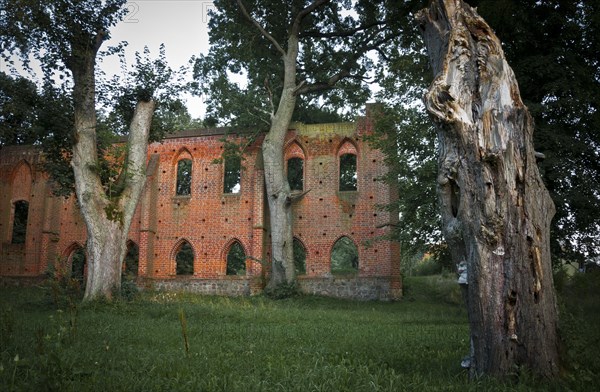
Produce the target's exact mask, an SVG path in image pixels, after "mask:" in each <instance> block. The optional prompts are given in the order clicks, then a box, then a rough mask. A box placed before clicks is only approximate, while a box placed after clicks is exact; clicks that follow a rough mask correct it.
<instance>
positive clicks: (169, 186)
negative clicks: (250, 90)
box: [0, 118, 402, 300]
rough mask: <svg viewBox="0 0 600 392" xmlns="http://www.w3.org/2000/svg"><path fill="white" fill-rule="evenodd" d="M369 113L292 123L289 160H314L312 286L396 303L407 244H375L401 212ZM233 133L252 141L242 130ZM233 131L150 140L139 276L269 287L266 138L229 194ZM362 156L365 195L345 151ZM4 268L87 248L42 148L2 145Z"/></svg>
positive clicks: (138, 231) (303, 226) (306, 240)
mask: <svg viewBox="0 0 600 392" xmlns="http://www.w3.org/2000/svg"><path fill="white" fill-rule="evenodd" d="M371 127H372V123H371V121H370V119H369V118H361V119H359V120H358V121H357V122H356V123H336V124H313V125H305V124H293V125H292V127H291V129H290V131H289V133H288V135H287V143H286V150H285V157H286V160H287V159H289V158H292V157H296V158H302V159H303V160H304V189H305V190H308V193H307V194H306V195H305V196H304V197H303V198H302V199H300V200H299V201H298V202H297V203H296V204H295V205H294V206H293V212H294V235H295V237H296V238H297V239H298V240H300V242H301V243H302V244H303V245H304V247H305V248H306V275H304V276H302V277H301V278H300V287H301V289H302V290H303V291H305V292H307V293H312V294H320V295H330V296H336V297H348V298H359V299H384V300H385V299H394V298H398V297H399V296H400V295H401V290H402V284H401V278H400V266H399V252H400V249H399V246H398V244H395V243H391V242H388V241H375V242H373V243H372V244H371V245H370V246H369V245H367V242H368V241H369V240H373V239H375V238H377V237H379V236H381V235H382V234H385V233H386V230H388V227H389V224H393V223H395V222H396V220H397V217H395V216H394V214H392V213H390V212H384V211H379V210H378V209H377V208H376V206H377V205H380V204H385V203H387V202H389V201H390V200H392V199H393V198H395V197H397V195H396V194H395V192H394V190H393V189H391V188H390V187H389V186H388V185H386V184H384V183H382V182H380V181H376V178H377V177H379V176H381V175H382V174H384V173H385V171H386V167H385V165H384V162H383V155H382V153H381V152H379V151H375V150H372V149H371V148H370V147H369V146H368V144H367V143H366V142H364V141H363V136H364V135H365V134H367V133H369V132H370V130H371ZM228 137H229V138H232V139H236V140H242V139H240V137H238V136H235V135H234V136H228ZM222 138H223V132H222V130H219V129H217V130H214V129H213V130H198V131H186V132H184V133H181V134H178V135H174V136H171V137H169V138H167V139H165V140H163V141H162V142H161V143H153V144H151V145H150V146H149V148H148V159H149V170H148V174H149V176H148V181H147V184H146V188H145V191H144V193H143V195H142V198H141V201H140V203H139V205H138V210H137V212H136V215H135V217H134V220H133V222H132V226H131V229H130V234H129V238H130V241H132V242H133V243H135V244H137V245H138V247H139V270H138V275H139V277H140V278H141V279H142V280H144V281H145V282H147V283H148V282H149V283H151V284H152V285H154V286H155V287H157V288H164V289H167V290H187V291H193V292H198V293H204V294H219V295H221V294H222V295H251V294H255V293H258V292H260V291H261V288H262V283H261V282H264V274H265V271H264V270H263V268H262V265H261V263H259V262H258V261H256V260H261V259H262V260H264V259H266V260H268V259H269V256H270V251H269V233H268V219H267V216H268V211H267V210H266V206H265V197H264V196H265V195H264V178H263V175H264V172H263V170H262V159H261V157H260V138H259V140H257V141H256V142H255V143H254V144H252V145H250V146H248V148H247V150H246V154H245V159H244V160H243V163H242V165H243V166H244V168H243V170H242V174H241V191H240V192H239V193H237V194H225V193H223V171H224V170H223V164H222V163H215V160H216V159H218V158H220V156H221V152H222V151H223V142H222ZM345 153H352V154H355V155H356V156H357V175H358V185H357V188H358V189H357V190H356V191H346V192H340V191H339V190H338V177H339V157H340V156H341V155H343V154H345ZM0 154H1V156H0V276H5V277H8V276H11V277H19V276H21V277H25V276H30V277H31V276H39V275H41V274H42V273H43V272H44V270H45V269H46V268H47V266H48V265H49V264H52V263H54V262H55V261H56V260H68V259H69V257H70V255H71V254H72V253H73V252H74V250H76V249H77V248H78V247H81V246H83V245H84V244H85V237H86V234H85V224H84V222H83V219H82V216H81V214H80V213H79V210H78V208H77V206H76V203H75V202H74V198H73V197H72V198H70V199H64V198H57V197H53V196H52V195H51V193H50V185H49V183H48V181H47V176H46V175H45V174H44V173H43V172H41V171H40V170H39V168H38V167H39V158H40V157H39V154H38V152H37V151H36V150H35V149H34V148H32V147H21V146H18V147H4V148H2V150H0ZM181 159H191V160H192V187H191V194H190V195H186V196H177V195H176V194H175V185H176V180H177V162H178V161H179V160H181ZM18 200H26V201H28V202H29V203H30V204H29V221H28V230H27V238H26V242H25V244H11V243H10V240H11V233H12V219H13V208H14V207H13V206H14V203H15V202H16V201H18ZM342 236H347V237H349V238H350V239H352V240H353V241H354V243H355V244H356V246H357V248H358V252H359V271H358V274H357V275H356V276H355V277H346V278H340V277H334V276H332V275H331V271H330V255H331V250H332V247H333V246H334V244H335V242H336V241H337V240H338V239H339V238H340V237H342ZM235 241H239V243H240V244H241V245H242V247H243V248H244V250H245V252H246V254H247V255H249V256H250V257H249V258H248V259H247V261H246V271H247V274H246V276H245V277H231V276H226V256H227V252H228V250H229V247H230V246H231V244H232V243H233V242H235ZM184 242H188V243H189V244H190V245H191V246H192V248H193V250H194V273H193V275H192V276H187V277H181V276H177V275H176V262H175V257H176V254H177V252H178V250H179V249H180V247H181V245H182V244H183V243H184Z"/></svg>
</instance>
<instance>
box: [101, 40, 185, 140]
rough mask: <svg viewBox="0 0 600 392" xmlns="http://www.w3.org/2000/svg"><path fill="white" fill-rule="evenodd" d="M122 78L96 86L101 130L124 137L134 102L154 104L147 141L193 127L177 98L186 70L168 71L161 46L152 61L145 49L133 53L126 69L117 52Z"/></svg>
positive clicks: (118, 76)
mask: <svg viewBox="0 0 600 392" xmlns="http://www.w3.org/2000/svg"><path fill="white" fill-rule="evenodd" d="M118 55H119V57H120V60H121V68H122V70H123V74H122V75H115V76H113V77H112V79H110V80H106V79H105V78H104V77H103V76H102V77H101V78H100V80H99V81H100V83H99V86H98V101H99V103H100V104H101V105H102V106H103V108H104V110H103V111H102V112H101V122H102V123H103V124H102V126H103V127H105V128H107V129H110V130H112V132H114V133H116V134H118V135H127V134H128V129H129V124H130V123H131V120H132V118H133V112H134V109H135V106H136V104H137V102H138V101H149V100H151V99H153V100H154V101H155V102H156V109H155V111H154V115H153V117H152V124H151V126H150V141H159V140H161V139H162V138H163V137H164V135H165V134H166V133H168V132H174V131H179V130H182V129H186V128H189V127H190V126H191V125H193V124H194V120H193V119H192V118H191V116H190V114H189V113H188V111H187V108H186V106H185V103H184V102H183V100H182V99H181V94H182V93H183V92H185V91H187V89H188V86H187V84H186V83H185V81H184V77H185V74H186V72H187V69H186V68H183V67H182V68H181V69H179V70H173V69H171V67H169V65H168V62H167V58H166V49H165V47H164V45H161V46H160V48H159V53H158V56H156V57H153V56H152V55H151V53H150V50H149V49H148V47H144V52H143V53H142V54H140V53H139V52H136V53H135V63H134V64H132V65H128V64H127V63H126V60H125V56H124V52H123V51H122V50H121V51H119V52H118Z"/></svg>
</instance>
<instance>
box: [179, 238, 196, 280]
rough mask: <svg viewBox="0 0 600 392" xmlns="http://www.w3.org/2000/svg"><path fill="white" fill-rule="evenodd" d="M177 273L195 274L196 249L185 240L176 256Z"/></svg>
mask: <svg viewBox="0 0 600 392" xmlns="http://www.w3.org/2000/svg"><path fill="white" fill-rule="evenodd" d="M175 263H176V271H175V272H176V274H177V275H193V274H194V249H192V245H190V243H189V242H187V241H184V242H183V243H182V244H181V246H180V247H179V251H177V255H176V256H175Z"/></svg>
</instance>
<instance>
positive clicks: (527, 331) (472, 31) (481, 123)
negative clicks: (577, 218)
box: [417, 0, 559, 378]
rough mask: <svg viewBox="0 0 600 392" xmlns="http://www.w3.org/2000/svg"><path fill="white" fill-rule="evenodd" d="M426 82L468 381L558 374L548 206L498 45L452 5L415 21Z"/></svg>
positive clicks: (475, 18)
mask: <svg viewBox="0 0 600 392" xmlns="http://www.w3.org/2000/svg"><path fill="white" fill-rule="evenodd" d="M417 20H418V22H419V24H420V26H421V28H422V33H423V37H424V41H425V43H426V45H427V50H428V53H429V57H430V61H431V65H432V68H433V72H434V76H435V79H434V81H433V83H432V85H431V86H430V88H429V91H428V92H427V94H426V95H425V103H426V106H427V110H428V111H429V113H430V115H431V117H432V119H433V121H434V122H435V123H436V126H437V128H438V139H439V146H440V151H439V158H438V170H439V174H438V195H439V198H440V201H441V203H440V204H441V209H442V220H443V231H444V235H445V238H446V240H447V241H448V244H449V246H450V250H451V254H452V257H453V261H454V262H455V263H459V262H460V261H462V260H465V261H466V263H467V271H468V283H469V284H468V291H469V292H468V296H469V300H468V314H469V323H470V328H471V338H472V341H473V348H474V358H472V363H471V375H472V376H476V375H480V374H489V375H494V376H500V377H501V376H506V375H509V374H512V373H514V371H515V369H516V368H520V367H524V368H526V369H528V370H529V371H531V372H532V373H534V374H536V375H540V376H543V377H549V378H551V377H555V376H557V375H558V373H559V356H558V337H557V318H558V316H557V309H556V298H555V293H554V287H553V282H552V273H551V261H550V246H549V237H550V221H551V219H552V217H553V215H554V205H553V203H552V200H551V199H550V196H549V194H548V191H547V190H546V188H545V187H544V184H543V183H542V180H541V177H540V174H539V171H538V168H537V164H536V161H535V151H534V149H533V144H532V134H533V121H532V118H531V116H530V115H529V112H528V110H527V108H526V107H525V106H524V105H523V102H522V101H521V98H520V94H519V89H518V86H517V82H516V79H515V76H514V74H513V72H512V70H511V68H510V67H509V65H508V64H507V62H506V60H505V58H504V53H503V51H502V47H501V43H500V41H499V40H498V38H497V37H496V36H495V34H494V33H493V31H492V30H491V28H490V27H489V26H488V25H487V24H486V23H485V21H484V20H483V19H482V18H481V17H480V16H479V15H477V13H476V11H475V10H474V9H472V8H471V7H470V6H468V5H467V4H465V3H464V2H463V1H462V0H434V1H432V2H431V5H430V7H429V8H428V9H425V10H422V11H421V12H419V14H418V15H417Z"/></svg>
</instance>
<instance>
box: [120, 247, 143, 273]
mask: <svg viewBox="0 0 600 392" xmlns="http://www.w3.org/2000/svg"><path fill="white" fill-rule="evenodd" d="M139 255H140V249H139V247H138V246H137V245H136V243H135V242H133V241H129V242H128V243H127V253H126V254H125V259H124V260H123V271H122V273H123V275H124V276H125V277H126V278H134V277H136V276H137V275H138V266H139Z"/></svg>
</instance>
